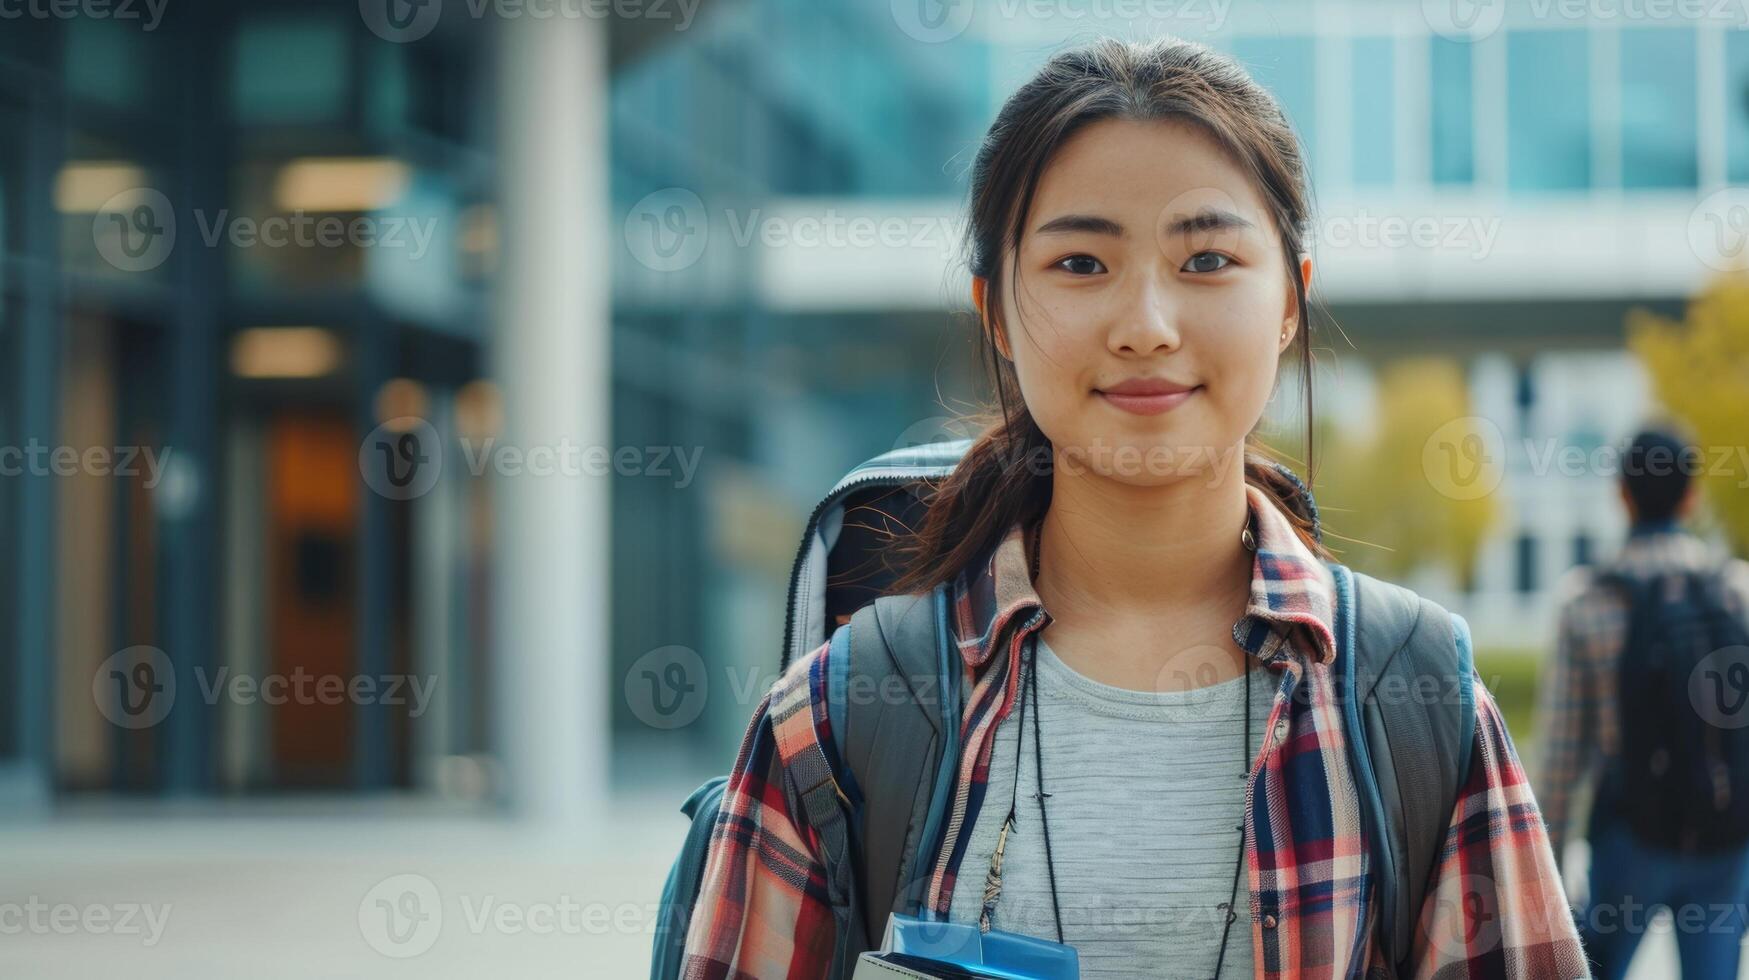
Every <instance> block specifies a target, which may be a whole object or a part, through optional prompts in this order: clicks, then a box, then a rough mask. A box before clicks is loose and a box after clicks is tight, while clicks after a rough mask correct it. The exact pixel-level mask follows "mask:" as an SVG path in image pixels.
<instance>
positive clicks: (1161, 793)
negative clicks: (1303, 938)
mask: <svg viewBox="0 0 1749 980" xmlns="http://www.w3.org/2000/svg"><path fill="white" fill-rule="evenodd" d="M1038 663H1039V674H1038V708H1039V719H1038V720H1039V730H1040V732H1041V733H1042V741H1043V755H1044V777H1045V790H1046V791H1047V792H1049V793H1050V797H1049V799H1047V800H1046V807H1047V811H1048V814H1049V818H1050V829H1051V858H1052V863H1053V864H1054V865H1055V868H1056V880H1057V896H1058V899H1059V902H1060V909H1061V914H1062V922H1063V941H1064V942H1066V943H1068V944H1069V945H1070V946H1073V947H1075V949H1076V951H1077V953H1078V955H1079V956H1080V960H1081V976H1082V977H1085V978H1089V980H1092V978H1100V977H1140V976H1147V977H1163V978H1174V980H1176V978H1197V980H1207V978H1208V977H1210V976H1212V975H1213V974H1214V969H1215V959H1216V956H1217V955H1218V953H1219V951H1220V945H1221V933H1222V930H1223V929H1224V928H1225V927H1226V919H1225V916H1226V913H1225V911H1224V910H1222V909H1219V908H1217V906H1218V905H1220V903H1222V902H1226V901H1229V900H1231V901H1233V902H1234V903H1235V907H1236V908H1237V909H1238V912H1239V917H1238V918H1237V919H1235V920H1234V921H1233V924H1232V930H1231V932H1230V934H1229V935H1228V939H1227V950H1226V956H1225V959H1224V960H1223V962H1222V965H1221V973H1220V975H1221V977H1223V978H1231V977H1250V976H1251V973H1252V949H1251V935H1252V923H1251V920H1250V916H1249V912H1248V905H1249V895H1250V885H1249V878H1250V872H1249V869H1246V868H1241V869H1240V871H1239V882H1238V887H1237V889H1235V888H1234V885H1233V869H1234V866H1235V863H1236V862H1237V861H1238V859H1239V854H1240V847H1241V842H1242V833H1243V832H1242V831H1241V830H1240V829H1239V828H1240V827H1241V826H1242V825H1243V824H1244V805H1245V780H1244V778H1243V777H1244V775H1245V773H1246V771H1247V770H1248V769H1249V767H1250V765H1251V762H1252V760H1253V759H1255V758H1256V757H1257V753H1258V752H1259V751H1261V749H1262V747H1263V737H1264V730H1263V729H1264V722H1265V721H1266V720H1267V719H1268V716H1269V711H1270V708H1271V706H1272V704H1273V702H1274V698H1275V690H1276V687H1277V686H1278V683H1279V681H1280V676H1279V675H1277V674H1275V673H1274V672H1272V671H1270V670H1268V669H1267V668H1264V667H1262V666H1260V665H1258V664H1257V663H1256V662H1255V661H1253V662H1251V672H1250V688H1251V702H1250V708H1251V741H1250V745H1249V746H1248V747H1247V748H1246V750H1245V752H1244V758H1240V750H1239V742H1240V738H1241V735H1242V733H1243V731H1244V716H1243V715H1241V714H1240V710H1239V703H1240V701H1241V699H1242V698H1243V695H1244V691H1245V685H1246V679H1245V677H1243V676H1241V677H1235V678H1233V679H1232V680H1229V681H1225V682H1222V683H1220V684H1215V685H1212V686H1208V687H1202V688H1198V689H1195V690H1190V691H1174V692H1156V691H1132V690H1127V689H1125V688H1120V687H1113V686H1111V685H1109V684H1102V683H1100V682H1099V681H1096V680H1093V679H1092V678H1090V677H1087V676H1085V675H1083V674H1080V673H1078V672H1076V671H1075V670H1074V669H1073V668H1071V667H1069V666H1068V665H1067V664H1065V663H1063V661H1062V660H1061V659H1059V658H1058V657H1057V655H1056V654H1055V653H1054V652H1053V651H1052V650H1051V649H1050V647H1049V646H1048V645H1046V644H1045V643H1044V642H1043V641H1040V642H1039V643H1038ZM1023 680H1024V676H1023ZM1022 690H1023V691H1024V686H1023V687H1022ZM1032 710H1033V709H1032V705H1031V704H1030V700H1029V703H1028V705H1027V709H1026V714H1027V718H1026V728H1025V731H1024V732H1023V733H1022V734H1023V740H1022V743H1021V746H1020V779H1021V783H1020V796H1019V800H1018V802H1017V808H1016V811H1015V826H1014V829H1013V830H1012V831H1010V832H1009V835H1008V845H1007V848H1006V850H1005V851H1004V856H1003V862H1002V893H1001V896H1000V898H999V900H998V901H997V904H996V909H995V913H994V915H993V916H992V917H991V923H990V927H991V928H992V929H1000V930H1005V931H1010V932H1021V933H1026V934H1028V935H1032V936H1038V937H1041V938H1044V939H1051V940H1054V939H1056V926H1055V924H1054V920H1053V918H1052V915H1051V891H1050V883H1049V879H1048V877H1047V876H1046V870H1045V851H1044V839H1043V836H1042V834H1040V832H1039V810H1038V803H1037V801H1036V800H1035V799H1034V798H1033V794H1034V793H1036V792H1037V783H1036V782H1035V776H1034V773H1035V768H1034V765H1033V760H1034V758H1035V752H1034V744H1033V719H1032ZM1020 716H1021V712H1020V708H1019V706H1018V705H1016V706H1015V709H1014V710H1012V711H1010V712H1009V714H1008V717H1006V718H1004V719H1003V720H1002V723H1001V724H1000V725H999V726H998V728H997V730H996V735H995V738H996V743H995V747H994V748H993V749H992V751H991V757H990V780H989V786H988V790H987V791H986V793H985V796H984V801H983V804H982V806H981V807H980V808H979V810H978V817H977V822H976V823H975V824H974V825H973V827H972V832H971V837H970V840H969V842H968V844H967V850H966V854H965V857H964V859H963V862H962V863H961V865H960V869H959V874H958V876H957V880H956V882H955V885H954V890H953V901H952V905H951V907H950V909H949V915H948V917H949V919H950V920H952V921H954V922H971V923H976V922H977V921H978V914H979V912H980V910H981V909H982V906H983V900H984V879H985V875H986V873H987V872H988V871H989V868H990V856H991V855H992V854H993V853H994V852H995V850H996V837H997V834H998V832H999V831H1000V830H1001V828H1002V822H1003V820H1004V818H1006V817H1007V815H1008V805H1009V799H1010V794H1011V793H1012V792H1013V787H1014V776H1015V734H1016V726H1017V725H1018V724H1019V722H1020Z"/></svg>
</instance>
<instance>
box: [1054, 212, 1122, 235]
mask: <svg viewBox="0 0 1749 980" xmlns="http://www.w3.org/2000/svg"><path fill="white" fill-rule="evenodd" d="M1073 232H1088V233H1091V234H1094V235H1110V236H1111V237H1113V238H1122V237H1124V235H1125V234H1126V233H1125V231H1124V228H1123V225H1120V224H1118V223H1117V222H1115V221H1113V220H1111V219H1110V218H1101V217H1099V216H1098V215H1096V214H1063V215H1058V216H1057V217H1055V218H1052V219H1051V220H1049V221H1047V222H1045V223H1044V224H1042V225H1039V226H1038V227H1037V228H1035V229H1033V232H1032V233H1033V234H1035V235H1064V234H1070V233H1073Z"/></svg>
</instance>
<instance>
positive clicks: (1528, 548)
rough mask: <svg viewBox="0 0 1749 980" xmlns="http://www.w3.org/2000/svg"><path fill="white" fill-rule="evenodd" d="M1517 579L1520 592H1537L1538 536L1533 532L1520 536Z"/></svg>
mask: <svg viewBox="0 0 1749 980" xmlns="http://www.w3.org/2000/svg"><path fill="white" fill-rule="evenodd" d="M1517 557H1518V562H1517V569H1516V572H1517V574H1516V575H1515V576H1514V577H1515V578H1516V579H1517V582H1516V583H1515V584H1516V585H1517V587H1518V591H1519V592H1535V591H1536V589H1537V574H1536V571H1537V568H1536V563H1537V558H1538V556H1537V547H1536V538H1535V536H1533V535H1531V534H1528V533H1526V534H1520V535H1519V536H1518V555H1517Z"/></svg>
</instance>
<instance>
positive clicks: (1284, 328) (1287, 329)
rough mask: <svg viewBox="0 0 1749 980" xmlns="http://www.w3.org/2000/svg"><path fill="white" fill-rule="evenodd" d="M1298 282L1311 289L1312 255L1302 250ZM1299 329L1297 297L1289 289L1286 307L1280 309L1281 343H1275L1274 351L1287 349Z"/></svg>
mask: <svg viewBox="0 0 1749 980" xmlns="http://www.w3.org/2000/svg"><path fill="white" fill-rule="evenodd" d="M1300 282H1301V283H1302V284H1304V286H1305V289H1306V292H1308V293H1310V292H1311V291H1312V257H1311V256H1310V255H1307V254H1305V253H1303V252H1302V253H1301V254H1300ZM1299 329H1300V303H1299V298H1298V297H1297V296H1296V295H1295V294H1294V291H1293V290H1291V289H1290V290H1288V291H1287V309H1285V310H1283V311H1282V316H1281V343H1280V344H1278V345H1277V349H1276V353H1280V352H1281V351H1284V350H1287V349H1288V345H1289V344H1292V343H1293V342H1294V335H1295V334H1297V333H1299Z"/></svg>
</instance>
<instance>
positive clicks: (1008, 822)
mask: <svg viewBox="0 0 1749 980" xmlns="http://www.w3.org/2000/svg"><path fill="white" fill-rule="evenodd" d="M1035 648H1037V637H1028V642H1025V644H1023V646H1021V651H1023V655H1025V656H1023V660H1021V665H1020V670H1021V688H1020V697H1018V702H1020V719H1018V723H1016V725H1014V789H1013V795H1011V796H1009V802H1007V817H1006V819H1004V821H1002V823H1004V828H1006V830H1007V831H1011V833H1013V826H1014V817H1016V814H1018V810H1020V753H1021V739H1023V733H1025V730H1027V700H1028V698H1030V700H1032V775H1034V786H1035V789H1037V793H1034V800H1037V802H1039V831H1041V835H1042V837H1044V868H1046V875H1048V879H1049V882H1051V917H1053V921H1055V924H1056V942H1058V943H1062V942H1063V914H1062V905H1060V903H1058V898H1056V861H1055V858H1053V854H1051V823H1049V817H1046V812H1044V800H1048V798H1049V796H1051V795H1049V793H1046V791H1044V740H1042V739H1041V737H1039V716H1041V714H1042V712H1041V711H1039V677H1037V674H1039V663H1037V653H1035ZM1240 714H1242V716H1244V719H1245V740H1244V742H1242V744H1240V765H1242V767H1244V772H1242V774H1240V779H1251V663H1249V662H1247V665H1245V700H1244V702H1242V709H1240ZM1233 830H1237V831H1238V856H1237V858H1235V861H1233V886H1231V889H1228V901H1223V903H1221V905H1217V907H1216V908H1219V910H1223V912H1226V922H1224V924H1223V928H1221V950H1219V952H1217V954H1216V961H1214V977H1216V978H1219V977H1221V966H1224V964H1226V947H1228V943H1230V942H1231V935H1233V921H1235V919H1238V910H1237V908H1235V905H1237V900H1238V877H1240V873H1242V872H1244V868H1245V824H1244V819H1242V821H1240V823H1238V826H1237V828H1233ZM992 886H993V887H992ZM1000 887H1002V875H1000V854H997V859H995V868H993V872H992V882H990V884H986V886H985V922H986V924H988V915H990V912H992V910H993V907H995V900H997V894H999V893H1000ZM986 928H988V926H986Z"/></svg>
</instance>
